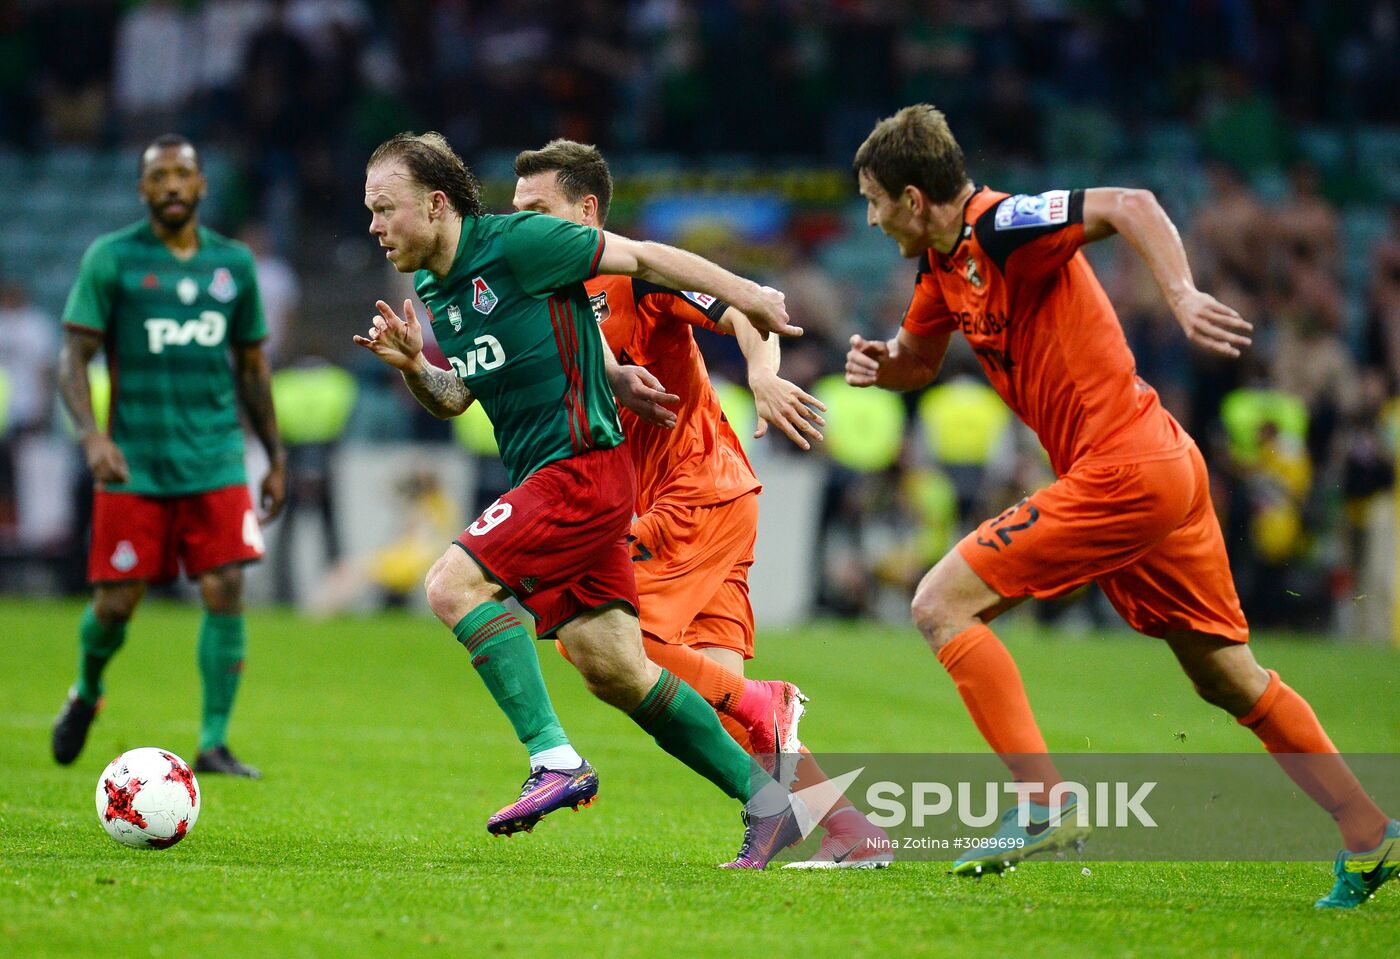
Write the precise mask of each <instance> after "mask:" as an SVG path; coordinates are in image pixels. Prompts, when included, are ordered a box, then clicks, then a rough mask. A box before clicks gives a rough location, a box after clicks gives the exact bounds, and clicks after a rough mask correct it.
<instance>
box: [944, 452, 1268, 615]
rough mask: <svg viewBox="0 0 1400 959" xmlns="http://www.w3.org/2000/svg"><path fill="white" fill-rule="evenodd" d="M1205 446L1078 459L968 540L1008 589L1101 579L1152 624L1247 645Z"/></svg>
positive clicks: (973, 557) (991, 576)
mask: <svg viewBox="0 0 1400 959" xmlns="http://www.w3.org/2000/svg"><path fill="white" fill-rule="evenodd" d="M1209 487H1210V478H1209V476H1208V474H1207V472H1206V464H1205V460H1203V459H1202V458H1201V453H1200V450H1198V449H1197V448H1196V446H1195V444H1192V445H1191V446H1190V448H1189V449H1186V450H1183V451H1182V452H1181V453H1180V455H1178V456H1175V457H1172V458H1170V459H1164V460H1156V461H1150V462H1146V463H1136V464H1132V465H1128V466H1099V467H1095V466H1082V467H1081V466H1076V467H1074V468H1073V469H1071V470H1070V471H1069V472H1068V473H1066V474H1065V475H1064V476H1061V477H1060V478H1059V479H1058V480H1056V481H1055V482H1054V483H1051V484H1050V485H1049V486H1047V487H1045V489H1042V490H1040V491H1038V492H1036V493H1034V494H1032V495H1031V496H1029V497H1027V498H1026V499H1024V500H1022V501H1021V502H1019V503H1017V504H1016V505H1015V506H1013V507H1011V508H1010V509H1008V510H1007V511H1006V512H1004V513H1002V514H1001V515H1000V516H998V517H996V518H995V519H991V520H988V521H986V522H985V523H983V524H982V525H981V526H979V527H978V528H977V529H976V530H974V531H973V532H971V533H969V534H968V535H967V536H966V537H965V538H964V539H963V540H962V542H960V543H958V547H957V548H958V552H959V553H961V554H962V557H963V559H965V560H967V563H968V565H969V566H971V567H972V570H973V572H975V573H976V574H977V575H978V576H980V577H981V578H982V581H983V582H985V583H986V584H987V585H988V586H990V587H991V588H992V589H994V590H996V591H997V592H998V593H999V594H1001V595H1002V596H1007V597H1018V596H1034V597H1036V598H1038V599H1044V598H1047V597H1053V596H1058V595H1061V594H1063V593H1066V592H1069V591H1070V590H1073V589H1075V588H1076V587H1078V586H1081V585H1083V584H1084V583H1086V582H1088V581H1090V580H1094V581H1096V582H1097V583H1098V584H1099V586H1100V588H1102V589H1103V591H1104V595H1106V596H1107V597H1108V599H1109V602H1111V603H1112V604H1113V607H1114V609H1116V610H1118V612H1119V613H1120V614H1122V616H1123V618H1124V619H1125V620H1127V621H1128V625H1130V626H1132V627H1133V629H1136V630H1137V631H1138V632H1140V633H1145V634H1146V635H1148V636H1156V637H1161V636H1163V635H1164V634H1165V633H1167V632H1168V631H1173V630H1195V631H1199V632H1203V633H1209V634H1210V635H1213V636H1219V637H1221V638H1223V639H1229V640H1234V641H1237V642H1245V641H1246V640H1247V639H1248V638H1249V626H1248V625H1247V624H1246V623H1245V619H1244V613H1243V612H1241V610H1240V601H1239V597H1238V596H1237V595H1236V593H1235V583H1234V579H1233V578H1232V577H1231V575H1230V563H1229V559H1228V558H1227V557H1226V555H1225V540H1224V537H1223V536H1222V535H1221V533H1220V523H1219V522H1218V521H1217V520H1216V518H1215V510H1214V508H1213V507H1212V506H1211V501H1210V488H1209Z"/></svg>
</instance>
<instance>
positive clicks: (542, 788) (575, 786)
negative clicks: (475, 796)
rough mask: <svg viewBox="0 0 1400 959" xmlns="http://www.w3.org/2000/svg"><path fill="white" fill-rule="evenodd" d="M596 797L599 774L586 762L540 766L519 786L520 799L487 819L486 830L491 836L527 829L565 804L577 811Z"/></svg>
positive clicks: (533, 826) (532, 827)
mask: <svg viewBox="0 0 1400 959" xmlns="http://www.w3.org/2000/svg"><path fill="white" fill-rule="evenodd" d="M597 797H598V774H597V773H596V772H594V771H593V767H592V766H590V765H588V763H584V764H583V765H582V766H580V767H578V768H577V769H545V768H544V767H543V766H539V767H536V768H535V769H532V770H531V771H530V775H529V778H527V779H526V780H525V784H524V785H523V786H521V787H520V798H519V799H517V800H516V801H515V802H513V803H511V804H510V805H509V806H506V807H505V808H504V809H501V810H498V811H497V812H496V814H495V815H493V816H492V817H491V818H490V819H488V820H486V831H487V832H489V833H490V834H491V835H493V836H510V835H513V834H515V833H518V832H530V831H531V830H532V829H534V828H535V824H536V823H538V822H539V821H540V820H541V819H543V818H544V817H545V816H547V815H549V814H550V813H552V812H554V811H555V810H556V809H563V808H564V807H565V806H568V807H569V808H571V809H573V810H574V811H575V812H577V811H578V810H579V809H580V808H582V807H583V806H591V805H592V804H593V800H594V799H596V798H597Z"/></svg>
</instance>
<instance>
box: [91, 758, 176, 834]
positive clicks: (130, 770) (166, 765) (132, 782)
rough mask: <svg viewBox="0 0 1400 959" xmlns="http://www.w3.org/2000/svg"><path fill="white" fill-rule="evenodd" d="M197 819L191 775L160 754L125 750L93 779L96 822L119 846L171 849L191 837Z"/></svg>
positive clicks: (172, 759)
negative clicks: (95, 788) (95, 789)
mask: <svg viewBox="0 0 1400 959" xmlns="http://www.w3.org/2000/svg"><path fill="white" fill-rule="evenodd" d="M197 819H199V783H197V782H196V781H195V778H194V770H192V769H190V767H189V764H188V763H186V762H185V761H184V760H183V759H181V758H180V757H179V756H177V755H175V754H174V753H171V752H166V751H165V750H164V749H155V748H153V747H150V746H143V747H141V748H140V749H129V750H127V751H126V752H124V753H122V754H121V755H120V756H118V757H117V758H116V759H114V760H112V761H111V762H110V763H109V764H108V765H107V768H106V769H104V770H102V776H101V777H100V778H99V779H98V780H97V821H98V822H100V823H102V828H103V829H105V830H107V835H109V836H111V837H112V838H113V839H115V840H116V841H117V842H119V843H121V844H122V845H123V846H135V847H137V848H139V849H169V848H170V847H171V846H173V845H175V844H176V843H177V842H179V841H180V840H181V839H184V838H185V837H186V836H188V835H189V833H190V830H191V829H193V828H194V824H195V821H196V820H197Z"/></svg>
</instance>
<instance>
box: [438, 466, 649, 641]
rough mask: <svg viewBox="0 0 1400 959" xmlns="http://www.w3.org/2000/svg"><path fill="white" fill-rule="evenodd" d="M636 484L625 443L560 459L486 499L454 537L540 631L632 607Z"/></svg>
mask: <svg viewBox="0 0 1400 959" xmlns="http://www.w3.org/2000/svg"><path fill="white" fill-rule="evenodd" d="M635 487H636V479H635V477H634V475H633V473H632V459H631V457H630V456H629V455H628V452H627V449H626V447H625V446H615V447H613V448H612V449H607V450H593V451H591V452H588V453H584V454H583V455H582V456H575V457H572V458H570V459H564V460H557V461H555V462H553V463H550V464H549V465H547V466H543V467H541V468H540V469H538V470H536V471H535V472H534V473H531V474H530V476H529V477H527V478H526V480H525V482H523V483H521V484H520V485H519V486H517V487H515V489H513V490H511V491H510V492H508V493H506V494H505V495H504V496H502V497H501V498H500V499H498V500H496V502H494V503H492V504H491V505H490V506H489V507H487V508H486V510H485V511H484V512H483V513H482V514H481V515H480V516H479V517H477V520H476V522H475V523H472V524H471V525H470V526H468V527H467V528H466V529H465V530H463V531H462V535H461V536H459V537H457V539H456V543H457V545H458V546H460V547H462V549H463V550H465V551H466V553H467V555H468V556H470V557H471V558H472V559H474V560H476V563H477V565H478V566H480V567H481V568H482V570H483V571H485V573H486V575H488V576H490V577H491V578H492V579H494V580H495V581H496V582H498V583H500V584H501V585H502V586H504V587H505V588H506V589H507V590H509V591H510V593H511V595H513V596H514V597H515V598H516V599H517V600H519V601H520V605H522V606H524V607H525V609H526V610H527V611H528V612H529V613H530V615H531V616H533V617H535V625H536V628H537V633H536V635H537V637H538V638H539V639H547V638H550V637H552V636H553V635H554V633H555V632H556V631H558V629H559V627H561V626H563V625H564V624H566V623H568V622H569V621H570V620H571V619H574V618H575V617H577V616H580V615H582V614H583V613H587V612H589V611H591V610H595V609H601V608H602V607H605V606H611V605H614V604H618V603H620V604H622V605H624V606H627V607H628V608H630V609H631V610H632V611H633V612H634V613H635V612H636V611H637V605H638V604H637V583H636V580H635V579H634V578H633V575H632V560H631V557H630V556H628V553H627V532H628V529H629V527H630V526H631V525H632V500H633V496H634V494H635Z"/></svg>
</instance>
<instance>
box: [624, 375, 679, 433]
mask: <svg viewBox="0 0 1400 959" xmlns="http://www.w3.org/2000/svg"><path fill="white" fill-rule="evenodd" d="M608 383H609V385H611V386H612V389H613V394H614V395H615V396H616V397H617V401H618V402H619V403H621V404H622V405H623V407H625V408H626V409H629V410H631V411H632V412H633V413H636V414H637V416H638V417H640V418H641V420H642V422H644V423H650V424H652V425H653V426H660V427H661V428H662V429H667V430H669V429H671V428H672V427H674V426H675V425H676V414H675V413H674V412H673V411H671V410H668V409H666V407H665V406H663V405H662V404H669V405H675V404H676V403H679V402H680V401H681V398H680V397H679V396H676V395H675V394H674V393H667V392H666V388H665V387H663V386H662V385H661V381H660V380H658V379H657V378H656V377H655V376H653V375H652V374H651V371H650V370H647V369H645V368H643V367H640V366H611V365H610V366H609V368H608Z"/></svg>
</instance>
